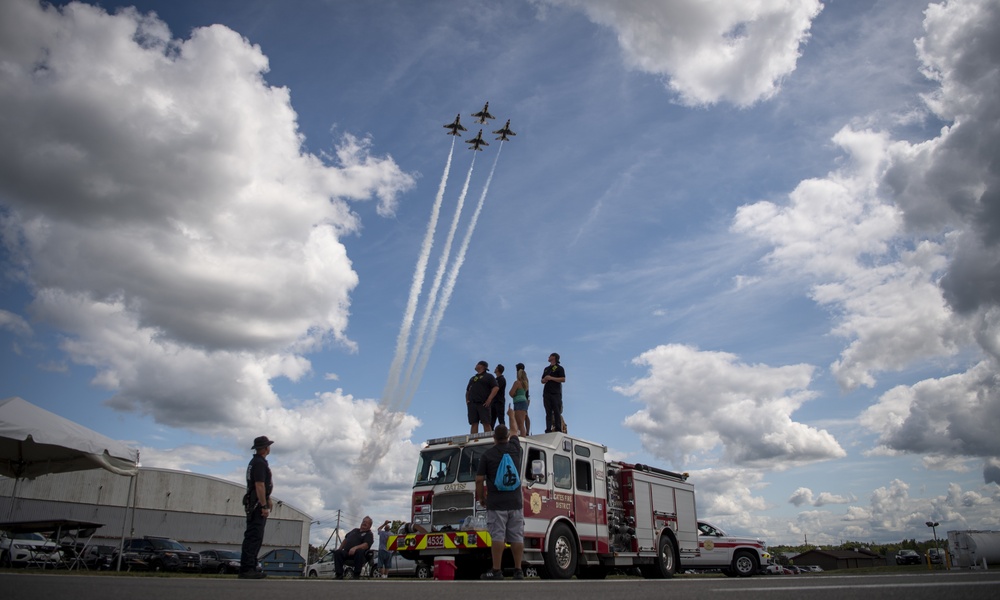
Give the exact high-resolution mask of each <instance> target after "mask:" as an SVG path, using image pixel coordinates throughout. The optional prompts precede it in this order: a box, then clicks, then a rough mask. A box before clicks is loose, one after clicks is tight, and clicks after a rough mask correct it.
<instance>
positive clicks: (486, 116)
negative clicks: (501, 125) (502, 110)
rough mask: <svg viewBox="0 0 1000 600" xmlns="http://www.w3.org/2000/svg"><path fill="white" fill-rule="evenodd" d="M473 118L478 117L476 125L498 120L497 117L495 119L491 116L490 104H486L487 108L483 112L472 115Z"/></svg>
mask: <svg viewBox="0 0 1000 600" xmlns="http://www.w3.org/2000/svg"><path fill="white" fill-rule="evenodd" d="M472 116H473V117H476V123H486V119H495V118H496V117H494V116H493V115H491V114H490V103H489V102H487V103H486V106H484V107H483V110H481V111H479V112H477V113H472Z"/></svg>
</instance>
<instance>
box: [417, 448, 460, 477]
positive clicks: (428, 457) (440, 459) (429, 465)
mask: <svg viewBox="0 0 1000 600" xmlns="http://www.w3.org/2000/svg"><path fill="white" fill-rule="evenodd" d="M458 452H459V450H458V448H454V447H452V448H438V449H435V450H424V451H423V452H421V453H420V461H419V462H418V463H417V477H416V479H414V481H413V485H415V486H416V485H435V484H438V483H451V482H453V481H455V474H456V473H457V471H458Z"/></svg>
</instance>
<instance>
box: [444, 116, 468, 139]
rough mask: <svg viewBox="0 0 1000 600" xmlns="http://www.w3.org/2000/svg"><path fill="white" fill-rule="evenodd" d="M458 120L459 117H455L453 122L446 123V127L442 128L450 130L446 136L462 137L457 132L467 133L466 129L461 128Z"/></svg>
mask: <svg viewBox="0 0 1000 600" xmlns="http://www.w3.org/2000/svg"><path fill="white" fill-rule="evenodd" d="M460 118H461V115H455V122H454V123H448V124H447V125H445V126H444V127H445V129H450V130H451V131H449V132H448V135H462V134H460V133H459V131H467V129H466V128H465V127H462V124H461V123H459V122H458V121H459V119H460Z"/></svg>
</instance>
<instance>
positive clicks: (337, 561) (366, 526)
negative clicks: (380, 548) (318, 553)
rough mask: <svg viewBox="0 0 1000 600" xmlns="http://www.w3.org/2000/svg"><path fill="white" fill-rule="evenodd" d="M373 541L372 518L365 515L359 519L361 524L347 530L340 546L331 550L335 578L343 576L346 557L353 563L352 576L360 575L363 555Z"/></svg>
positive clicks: (363, 564) (363, 561) (363, 560)
mask: <svg viewBox="0 0 1000 600" xmlns="http://www.w3.org/2000/svg"><path fill="white" fill-rule="evenodd" d="M374 541H375V536H374V535H372V518H371V517H365V518H364V519H361V526H360V527H355V528H354V529H352V530H350V531H349V532H347V535H345V536H344V541H343V542H341V543H340V548H337V549H336V550H334V551H333V568H334V570H335V571H336V572H337V577H336V578H337V579H343V578H344V563H345V562H347V561H348V559H350V560H351V561H352V562H353V563H354V576H355V577H358V576H360V575H361V568H362V567H364V566H365V555H366V554H367V553H368V549H369V548H371V547H372V543H373V542H374Z"/></svg>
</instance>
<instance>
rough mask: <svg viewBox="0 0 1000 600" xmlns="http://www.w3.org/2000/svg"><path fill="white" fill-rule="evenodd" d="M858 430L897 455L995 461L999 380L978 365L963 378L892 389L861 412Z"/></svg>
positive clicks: (990, 364)
mask: <svg viewBox="0 0 1000 600" xmlns="http://www.w3.org/2000/svg"><path fill="white" fill-rule="evenodd" d="M860 422H861V424H862V425H863V426H865V427H867V428H868V429H869V430H871V431H873V432H875V433H877V434H878V435H879V438H878V442H879V443H880V444H883V445H885V446H888V447H890V448H893V449H895V450H898V451H904V452H912V453H916V454H931V455H943V456H955V455H958V456H972V457H982V458H991V457H995V456H1000V438H998V436H997V435H996V432H997V427H998V425H1000V381H998V377H997V364H996V363H995V362H994V361H992V360H984V361H982V362H980V363H979V364H978V365H976V366H974V367H973V368H971V369H969V370H968V371H966V372H964V373H959V374H956V375H950V376H947V377H942V378H939V379H927V380H924V381H920V382H918V383H916V384H914V385H910V386H897V387H895V388H893V389H891V390H889V391H888V392H886V393H885V394H883V395H882V396H880V397H879V399H878V402H876V403H875V404H874V405H872V406H871V407H869V408H868V409H866V410H865V411H864V412H863V413H862V414H861V417H860Z"/></svg>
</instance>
